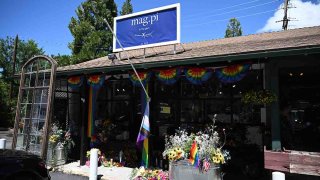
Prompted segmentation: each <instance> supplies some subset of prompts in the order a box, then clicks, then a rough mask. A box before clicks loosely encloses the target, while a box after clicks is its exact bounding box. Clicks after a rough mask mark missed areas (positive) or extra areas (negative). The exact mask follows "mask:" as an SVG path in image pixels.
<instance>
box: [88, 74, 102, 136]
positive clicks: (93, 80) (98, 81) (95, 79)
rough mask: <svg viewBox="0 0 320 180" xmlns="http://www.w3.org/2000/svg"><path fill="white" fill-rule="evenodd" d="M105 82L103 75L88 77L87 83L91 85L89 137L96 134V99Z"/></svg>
mask: <svg viewBox="0 0 320 180" xmlns="http://www.w3.org/2000/svg"><path fill="white" fill-rule="evenodd" d="M103 83H104V78H103V76H100V75H92V76H89V77H88V80H87V84H88V85H89V86H90V89H89V102H88V131H87V135H88V137H90V138H91V137H92V136H93V135H94V133H95V132H94V121H95V111H96V100H97V93H98V90H99V88H100V87H101V86H102V84H103Z"/></svg>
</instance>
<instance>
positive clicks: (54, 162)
mask: <svg viewBox="0 0 320 180" xmlns="http://www.w3.org/2000/svg"><path fill="white" fill-rule="evenodd" d="M66 162H67V149H66V148H65V147H63V146H54V147H52V146H49V147H48V156H47V163H48V165H51V166H59V165H63V164H65V163H66Z"/></svg>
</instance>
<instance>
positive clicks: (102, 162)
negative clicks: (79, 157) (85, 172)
mask: <svg viewBox="0 0 320 180" xmlns="http://www.w3.org/2000/svg"><path fill="white" fill-rule="evenodd" d="M86 157H87V161H86V165H87V166H90V151H87V154H86ZM98 165H99V166H100V165H103V166H104V167H122V166H123V165H122V164H121V163H119V162H114V161H113V159H110V160H107V158H106V157H105V155H104V154H103V153H101V151H100V150H99V149H98Z"/></svg>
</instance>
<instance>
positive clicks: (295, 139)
mask: <svg viewBox="0 0 320 180" xmlns="http://www.w3.org/2000/svg"><path fill="white" fill-rule="evenodd" d="M290 62H292V61H291V60H290ZM304 62H305V61H304ZM294 64H297V65H296V67H291V68H281V69H280V83H279V84H280V88H279V89H280V113H281V114H280V117H281V119H280V120H281V144H282V146H284V147H285V148H286V149H294V150H301V151H316V152H319V151H320V144H319V143H315V142H320V80H319V78H317V77H319V76H320V72H319V68H320V63H319V61H318V60H314V61H312V60H310V59H308V63H304V64H303V65H301V66H298V63H294Z"/></svg>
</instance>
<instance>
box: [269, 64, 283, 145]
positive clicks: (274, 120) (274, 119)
mask: <svg viewBox="0 0 320 180" xmlns="http://www.w3.org/2000/svg"><path fill="white" fill-rule="evenodd" d="M276 61H277V59H273V60H271V61H270V62H269V63H266V88H267V89H270V90H271V91H272V92H274V93H275V94H276V96H277V97H278V101H276V102H273V103H272V104H271V105H270V111H269V112H270V113H268V114H269V115H270V119H271V138H272V146H271V147H272V150H280V149H281V136H280V110H279V68H278V63H277V62H276Z"/></svg>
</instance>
